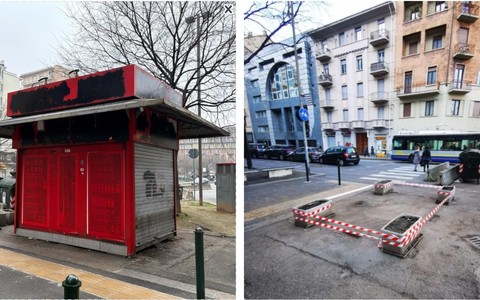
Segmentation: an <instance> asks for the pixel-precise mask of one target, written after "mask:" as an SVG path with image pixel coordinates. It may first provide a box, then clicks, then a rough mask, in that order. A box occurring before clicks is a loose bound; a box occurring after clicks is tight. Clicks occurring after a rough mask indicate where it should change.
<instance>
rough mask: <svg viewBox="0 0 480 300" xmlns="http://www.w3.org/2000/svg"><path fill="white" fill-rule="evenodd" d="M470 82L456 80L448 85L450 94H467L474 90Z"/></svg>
mask: <svg viewBox="0 0 480 300" xmlns="http://www.w3.org/2000/svg"><path fill="white" fill-rule="evenodd" d="M471 84H472V83H471V82H470V81H461V80H454V81H452V82H450V83H449V84H448V93H449V94H466V93H470V91H471V90H472V86H471Z"/></svg>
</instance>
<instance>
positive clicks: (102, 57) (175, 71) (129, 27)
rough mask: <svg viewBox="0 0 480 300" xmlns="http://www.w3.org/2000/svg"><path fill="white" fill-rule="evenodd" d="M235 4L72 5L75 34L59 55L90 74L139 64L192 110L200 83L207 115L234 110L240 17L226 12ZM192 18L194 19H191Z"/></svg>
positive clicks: (68, 10) (67, 10)
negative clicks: (227, 6)
mask: <svg viewBox="0 0 480 300" xmlns="http://www.w3.org/2000/svg"><path fill="white" fill-rule="evenodd" d="M232 4H233V5H234V2H216V1H208V2H207V1H202V2H187V1H185V2H181V1H169V2H160V1H141V2H140V1H139V2H136V1H134V2H117V1H106V2H78V3H67V4H66V6H65V10H64V12H65V14H66V15H67V16H68V17H69V18H70V19H71V21H72V22H73V24H74V26H75V28H76V30H75V31H76V32H75V34H73V35H72V36H70V37H65V40H63V41H61V46H60V50H59V52H60V53H59V54H60V56H61V57H62V59H63V60H64V62H65V64H67V65H69V66H71V67H75V68H78V69H80V70H81V71H82V72H88V73H90V72H94V71H98V70H103V69H107V68H111V67H115V66H122V65H127V64H137V65H139V66H140V67H142V68H144V69H146V70H148V71H149V72H151V73H152V74H153V75H154V76H155V77H157V78H159V79H161V80H163V81H165V82H166V83H167V84H169V85H170V86H171V87H172V88H174V89H175V90H178V91H179V92H181V93H182V94H183V99H184V100H183V106H184V107H185V108H187V109H190V108H194V107H195V108H196V107H197V105H198V102H197V97H196V93H195V91H196V89H197V87H198V84H200V86H201V90H202V100H201V101H202V102H201V104H202V111H205V112H206V113H207V115H208V114H209V113H210V114H217V113H219V112H222V111H230V110H231V109H232V108H233V107H234V106H233V104H234V103H235V45H236V44H235V38H236V37H235V16H234V14H229V13H228V12H226V9H225V6H226V5H232ZM191 17H193V19H192V18H191ZM187 18H190V19H189V20H190V21H195V22H186V20H187ZM197 21H198V22H199V34H198V35H197V28H196V27H197V26H196V22H197ZM189 23H190V24H189ZM197 45H200V61H199V66H200V70H201V72H200V78H199V80H197V79H198V76H197V72H196V71H197ZM230 119H231V118H230Z"/></svg>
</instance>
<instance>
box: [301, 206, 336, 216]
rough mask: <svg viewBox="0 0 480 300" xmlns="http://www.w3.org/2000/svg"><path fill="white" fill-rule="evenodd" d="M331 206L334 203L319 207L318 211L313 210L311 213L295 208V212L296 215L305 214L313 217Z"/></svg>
mask: <svg viewBox="0 0 480 300" xmlns="http://www.w3.org/2000/svg"><path fill="white" fill-rule="evenodd" d="M330 207H332V203H329V204H327V205H325V206H323V207H321V208H319V209H317V210H316V211H312V212H309V213H306V212H305V211H302V210H298V209H295V208H294V209H293V210H292V211H293V213H294V214H296V215H302V216H303V215H305V216H308V217H311V216H313V215H316V214H318V213H321V212H322V211H325V210H327V209H329V208H330Z"/></svg>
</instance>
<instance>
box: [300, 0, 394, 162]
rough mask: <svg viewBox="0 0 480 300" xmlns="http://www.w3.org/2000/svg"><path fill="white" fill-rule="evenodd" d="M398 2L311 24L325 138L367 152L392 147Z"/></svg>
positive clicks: (331, 142)
mask: <svg viewBox="0 0 480 300" xmlns="http://www.w3.org/2000/svg"><path fill="white" fill-rule="evenodd" d="M394 20H395V6H394V4H393V3H392V2H385V3H383V4H380V5H377V6H375V7H372V8H369V9H367V10H364V11H362V12H359V13H357V14H355V15H352V16H349V17H347V18H344V19H342V20H339V21H337V22H334V23H331V24H328V25H325V26H323V27H320V28H318V29H315V30H312V31H311V32H310V33H309V35H310V36H311V38H312V39H313V41H314V43H315V49H316V51H315V56H316V59H317V64H316V65H317V74H319V75H318V87H317V88H318V94H319V97H320V106H319V108H318V109H319V113H320V115H321V119H322V132H321V139H322V141H323V144H324V145H326V146H327V147H331V146H336V145H347V146H349V145H352V146H355V147H357V149H358V151H360V152H361V153H363V152H364V151H365V149H367V148H368V149H369V150H370V149H371V147H374V149H375V151H376V152H386V151H387V149H390V144H391V137H390V134H391V131H392V129H393V122H392V118H393V113H392V107H393V101H394V99H395V95H394V94H393V93H392V92H391V91H393V84H394V71H393V69H394V68H393V65H394V58H395V54H394V53H395V45H396V41H395V38H394V37H395V22H394Z"/></svg>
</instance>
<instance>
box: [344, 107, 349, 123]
mask: <svg viewBox="0 0 480 300" xmlns="http://www.w3.org/2000/svg"><path fill="white" fill-rule="evenodd" d="M343 120H344V121H348V109H344V110H343Z"/></svg>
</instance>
